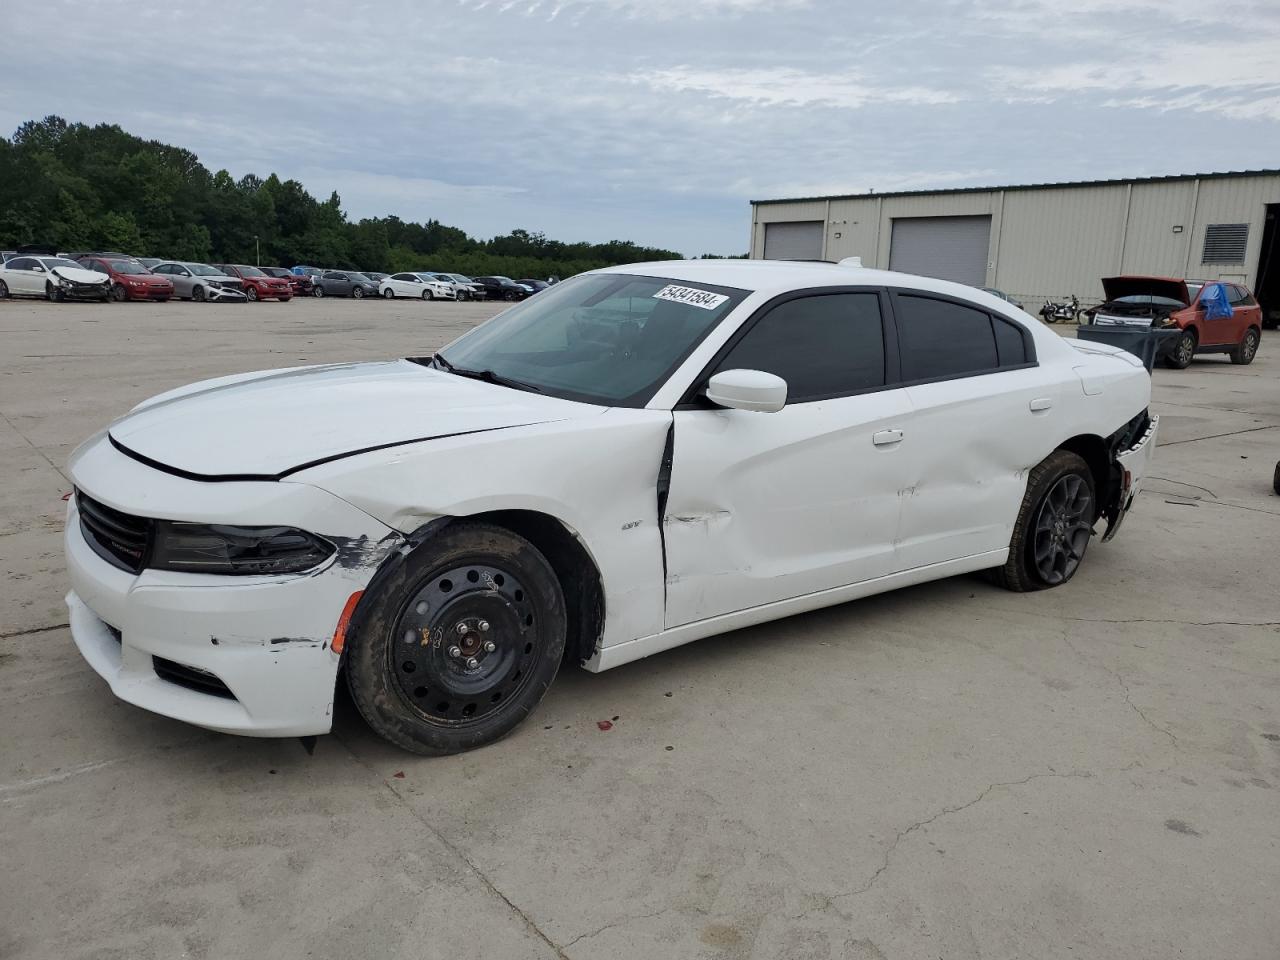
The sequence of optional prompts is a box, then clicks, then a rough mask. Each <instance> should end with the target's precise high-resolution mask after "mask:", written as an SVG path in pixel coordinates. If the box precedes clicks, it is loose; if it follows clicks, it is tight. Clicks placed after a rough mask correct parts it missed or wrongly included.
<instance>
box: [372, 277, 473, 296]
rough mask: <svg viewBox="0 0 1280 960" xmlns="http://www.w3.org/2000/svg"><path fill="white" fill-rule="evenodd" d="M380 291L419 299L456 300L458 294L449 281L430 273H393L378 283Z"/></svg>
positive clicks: (385, 294)
mask: <svg viewBox="0 0 1280 960" xmlns="http://www.w3.org/2000/svg"><path fill="white" fill-rule="evenodd" d="M378 293H379V294H381V295H382V296H384V297H386V298H387V299H388V300H389V299H391V298H392V297H414V298H416V299H418V300H454V299H456V298H457V295H456V294H455V293H454V291H453V287H451V286H450V285H449V284H447V283H442V282H441V281H439V280H437V279H436V278H435V277H433V276H431V274H429V273H393V274H392V275H391V276H389V277H387V278H386V279H384V280H383V281H381V282H380V283H379V284H378Z"/></svg>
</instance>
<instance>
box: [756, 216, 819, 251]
mask: <svg viewBox="0 0 1280 960" xmlns="http://www.w3.org/2000/svg"><path fill="white" fill-rule="evenodd" d="M824 226H825V224H823V222H822V221H821V220H797V221H795V222H793V223H766V224H765V225H764V258H765V259H766V260H821V259H822V231H823V228H824Z"/></svg>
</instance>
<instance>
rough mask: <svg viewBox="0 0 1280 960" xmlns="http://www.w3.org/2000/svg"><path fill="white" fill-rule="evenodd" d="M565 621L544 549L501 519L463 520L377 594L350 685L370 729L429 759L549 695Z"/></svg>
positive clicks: (473, 741) (365, 618)
mask: <svg viewBox="0 0 1280 960" xmlns="http://www.w3.org/2000/svg"><path fill="white" fill-rule="evenodd" d="M366 604H368V607H367V608H365V605H366ZM565 627H566V616H565V602H564V595H563V593H562V591H561V589H560V583H559V581H558V580H557V579H556V576H555V573H554V572H553V571H552V569H551V565H550V564H549V563H548V562H547V559H546V557H544V556H543V555H542V553H541V551H539V550H538V549H537V548H536V547H535V546H534V545H533V544H531V543H530V542H529V541H528V540H526V539H524V538H523V537H521V536H518V535H516V534H514V533H512V532H511V531H509V530H505V529H503V528H501V527H496V526H491V525H489V524H481V523H471V522H465V521H464V522H458V523H454V524H452V525H450V526H448V527H446V528H445V529H444V530H442V531H441V532H440V533H439V534H437V535H436V536H435V537H433V538H431V539H430V540H428V541H427V542H425V543H424V544H423V545H422V546H420V547H418V549H417V550H415V551H414V552H413V553H411V554H410V555H409V556H408V557H407V558H405V560H404V561H403V562H402V563H401V564H400V565H399V566H398V567H396V568H394V569H393V570H392V571H391V572H390V573H389V574H388V575H387V576H386V577H385V580H384V582H382V583H380V584H378V585H377V586H375V587H372V588H371V593H368V594H366V596H365V599H364V600H363V601H362V603H361V609H360V610H359V612H358V622H357V625H356V629H355V631H354V636H352V637H351V638H350V644H349V646H348V651H347V656H348V660H347V682H348V685H349V686H350V688H351V695H352V698H353V699H354V701H355V703H356V706H357V708H358V709H359V710H360V713H361V715H362V716H364V718H365V720H366V721H367V722H368V723H369V726H371V727H372V728H373V729H374V730H375V731H376V732H377V733H378V734H380V735H381V736H383V737H385V738H386V739H387V740H389V741H391V742H392V743H394V744H396V745H397V746H399V747H402V748H403V749H405V750H409V751H412V752H413V753H420V754H424V755H426V756H440V755H444V754H450V753H459V752H461V751H464V750H472V749H475V748H476V747H482V746H484V745H486V744H489V743H492V742H494V741H495V740H498V739H500V738H501V737H504V736H506V734H508V733H509V732H511V730H513V729H514V728H515V727H516V726H517V725H518V724H519V723H520V722H521V721H523V720H524V718H525V717H527V716H528V715H529V714H530V713H531V712H532V711H533V709H534V708H535V707H536V706H537V705H538V703H539V701H541V700H542V697H543V695H544V694H545V693H546V691H547V688H548V687H550V686H551V681H552V680H553V679H555V675H556V672H557V671H558V670H559V667H560V662H561V660H562V658H563V656H564V647H565Z"/></svg>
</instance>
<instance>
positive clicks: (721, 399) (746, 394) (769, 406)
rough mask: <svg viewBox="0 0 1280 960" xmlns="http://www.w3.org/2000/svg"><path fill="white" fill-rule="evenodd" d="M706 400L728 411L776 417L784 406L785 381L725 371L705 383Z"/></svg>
mask: <svg viewBox="0 0 1280 960" xmlns="http://www.w3.org/2000/svg"><path fill="white" fill-rule="evenodd" d="M707 399H708V400H710V401H711V402H712V403H714V404H716V405H717V406H720V407H728V408H729V409H730V410H752V411H755V412H756V413H777V412H778V411H779V410H781V409H782V408H783V407H785V406H786V405H787V381H785V380H783V379H782V378H781V377H779V376H775V375H774V374H772V373H765V372H764V371H763V370H724V371H722V372H720V373H717V374H715V375H714V376H713V377H712V378H711V380H710V381H709V382H708V383H707Z"/></svg>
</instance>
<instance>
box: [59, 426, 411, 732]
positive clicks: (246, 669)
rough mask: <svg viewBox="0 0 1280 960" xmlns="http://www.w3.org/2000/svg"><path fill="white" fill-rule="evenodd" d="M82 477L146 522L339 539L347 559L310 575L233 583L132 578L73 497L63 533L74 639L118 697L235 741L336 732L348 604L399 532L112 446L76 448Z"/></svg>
mask: <svg viewBox="0 0 1280 960" xmlns="http://www.w3.org/2000/svg"><path fill="white" fill-rule="evenodd" d="M72 477H73V480H74V482H75V484H76V486H77V487H78V488H80V489H82V490H84V491H85V492H86V493H87V494H88V495H89V496H91V497H93V498H94V499H96V500H99V501H101V502H103V503H106V504H109V505H110V506H112V507H114V508H115V509H117V510H122V511H125V512H130V513H133V514H135V515H144V516H156V517H171V518H172V519H183V520H196V519H198V518H199V517H201V516H203V517H205V518H207V519H208V521H209V522H216V523H232V522H234V523H243V524H249V525H253V524H259V523H261V522H262V521H263V519H264V518H265V517H267V516H273V517H276V518H278V519H276V520H273V521H270V522H271V523H279V524H287V525H294V526H298V527H300V528H302V529H310V530H313V531H315V532H317V533H318V534H320V535H322V536H325V537H326V538H327V539H330V540H332V541H333V542H334V543H336V544H337V545H338V552H337V554H336V555H335V556H334V557H331V558H330V559H329V560H327V561H326V562H325V563H324V564H322V565H321V566H320V567H318V568H316V569H315V570H312V571H310V572H307V573H303V574H297V575H290V576H275V577H255V576H248V577H232V576H214V575H206V574H180V573H174V572H170V571H164V570H154V569H144V570H142V571H141V572H140V573H133V572H130V571H128V570H124V569H120V568H119V567H117V566H115V565H113V564H112V563H109V562H108V561H107V560H105V559H103V558H102V557H101V556H99V554H98V553H96V552H95V551H94V550H93V549H92V548H91V547H90V545H89V543H88V542H87V541H86V539H85V535H84V533H83V532H82V529H81V526H80V518H79V512H78V510H77V507H76V504H75V500H74V498H73V499H72V500H71V501H70V503H69V505H68V513H67V526H66V533H65V547H66V561H67V571H68V575H69V577H70V580H71V591H70V593H68V594H67V609H68V612H69V614H70V624H71V634H72V637H73V639H74V640H75V643H76V646H77V647H78V648H79V650H80V652H81V654H82V655H83V656H84V658H85V660H86V661H87V662H88V663H89V665H90V666H91V667H93V669H94V670H95V671H96V672H97V673H98V674H99V675H101V676H102V677H103V678H104V679H105V680H106V681H107V683H108V684H109V685H110V686H111V690H112V692H113V693H114V694H115V695H116V696H117V697H119V698H120V699H121V700H124V701H126V702H128V703H132V704H134V705H136V706H139V707H142V708H143V709H146V710H151V711H153V712H155V713H159V714H162V715H164V716H167V717H173V718H174V719H177V720H182V721H185V722H187V723H191V724H195V725H197V726H200V727H205V728H207V729H210V730H217V731H220V732H223V733H234V734H244V735H249V736H259V737H283V736H306V735H311V734H320V733H326V732H328V730H329V728H330V725H331V723H332V713H333V694H334V685H335V679H336V676H337V671H338V664H339V660H340V658H339V656H338V655H337V654H335V653H334V652H333V651H332V650H330V649H329V644H330V642H331V640H332V638H333V634H334V630H335V628H336V626H337V623H338V620H339V618H340V616H341V614H342V609H343V607H344V605H345V604H346V602H347V600H348V598H349V597H350V596H351V595H352V593H354V592H356V591H358V590H362V589H364V587H365V585H366V584H367V583H368V581H369V579H370V578H371V577H372V576H373V573H374V571H375V570H376V568H377V566H378V564H379V563H381V561H382V560H383V559H384V558H385V557H386V555H387V553H388V552H390V551H391V550H392V549H394V548H395V547H396V546H397V545H398V544H399V543H400V541H401V538H400V536H399V535H398V534H396V533H394V532H393V531H391V530H390V529H389V528H388V527H386V526H384V525H383V524H381V523H379V522H377V521H376V520H373V519H372V518H370V517H369V516H367V515H366V514H364V513H363V512H361V511H359V510H357V509H356V508H355V507H352V506H351V505H350V504H348V503H346V501H344V500H340V499H338V498H337V497H334V496H332V495H330V494H328V493H325V492H324V491H322V490H320V489H318V488H316V487H312V486H309V485H306V484H299V483H288V482H280V483H217V484H210V483H199V482H196V481H190V480H184V479H182V478H179V477H174V476H171V475H169V474H166V473H163V472H161V471H158V470H153V469H151V468H149V467H146V466H144V465H142V464H140V463H137V462H135V461H133V460H131V459H130V458H128V457H126V456H125V455H124V454H122V453H120V452H119V451H117V450H115V449H114V448H113V447H111V446H110V444H109V442H107V441H106V439H105V437H99V438H97V439H96V440H94V441H90V443H89V444H86V447H82V448H81V450H80V451H77V453H76V455H75V456H74V457H73V461H72ZM233 518H234V519H233ZM193 681H194V682H193Z"/></svg>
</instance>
